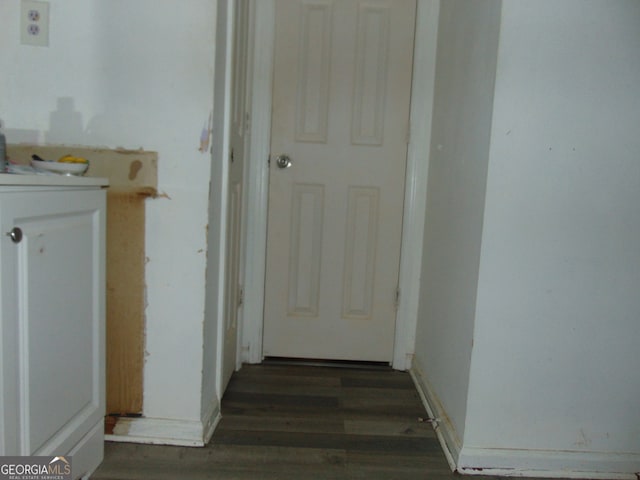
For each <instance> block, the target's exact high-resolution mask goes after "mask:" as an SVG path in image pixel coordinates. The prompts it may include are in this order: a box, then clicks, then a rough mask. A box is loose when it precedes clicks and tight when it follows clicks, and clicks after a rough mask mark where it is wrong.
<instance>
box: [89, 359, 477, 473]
mask: <svg viewBox="0 0 640 480" xmlns="http://www.w3.org/2000/svg"><path fill="white" fill-rule="evenodd" d="M222 415H223V418H222V420H221V421H220V424H219V426H218V428H217V429H216V432H215V433H214V436H213V438H212V440H211V442H209V444H208V445H207V446H206V447H205V448H189V447H167V446H150V445H136V444H124V443H107V445H106V448H105V461H104V463H103V464H102V466H101V467H100V468H99V469H98V471H97V472H96V473H95V474H94V475H93V476H92V478H93V479H96V480H116V479H117V480H125V479H126V480H134V479H136V480H137V479H156V480H162V479H179V478H184V479H189V480H200V479H252V480H253V479H305V480H307V479H371V480H376V479H430V480H444V479H453V478H460V477H459V476H457V475H454V474H452V473H451V471H450V469H449V466H448V464H447V461H446V459H445V457H444V454H443V453H442V450H441V448H440V445H439V443H438V440H437V438H436V436H435V434H434V432H433V430H432V429H431V426H430V424H429V423H428V422H426V421H424V420H425V418H426V416H427V414H426V412H425V410H424V408H423V406H422V404H421V402H420V398H419V396H418V393H417V391H416V389H415V387H414V385H413V382H412V380H411V377H410V376H409V374H408V373H406V372H397V371H393V370H391V369H388V368H381V367H377V366H371V367H358V368H335V367H324V366H298V365H278V364H263V365H245V366H244V367H243V368H242V369H241V370H240V371H239V372H236V373H235V374H234V376H233V377H232V379H231V382H230V384H229V387H228V389H227V392H226V394H225V396H224V398H223V401H222ZM473 478H488V477H473Z"/></svg>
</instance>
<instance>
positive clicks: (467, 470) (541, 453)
mask: <svg viewBox="0 0 640 480" xmlns="http://www.w3.org/2000/svg"><path fill="white" fill-rule="evenodd" d="M457 468H458V472H459V473H462V474H468V475H501V476H509V477H544V478H580V479H599V480H618V479H619V480H627V479H628V480H636V479H637V478H638V476H637V473H636V472H638V471H639V470H640V455H634V454H630V453H623V454H614V453H599V452H570V451H555V450H515V449H498V448H474V447H463V448H462V451H461V452H460V456H459V458H458V467H457Z"/></svg>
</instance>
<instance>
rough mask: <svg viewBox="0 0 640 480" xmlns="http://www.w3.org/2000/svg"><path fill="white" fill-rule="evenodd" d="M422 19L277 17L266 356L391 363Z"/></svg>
mask: <svg viewBox="0 0 640 480" xmlns="http://www.w3.org/2000/svg"><path fill="white" fill-rule="evenodd" d="M414 17H415V1H413V0H366V1H356V0H349V1H346V0H340V1H329V0H327V1H322V0H318V1H293V0H281V1H278V2H277V4H276V44H275V45H276V46H275V62H274V90H273V117H272V137H271V152H272V155H271V164H270V185H269V214H268V238H267V270H266V287H265V318H264V339H263V342H264V343H263V352H264V355H265V356H281V357H297V358H321V359H343V360H370V361H383V362H390V361H391V359H392V355H393V341H394V331H395V314H396V291H397V282H398V265H399V257H400V244H401V228H402V208H403V198H404V178H405V163H406V149H407V142H408V124H409V121H408V120H409V103H410V84H411V74H412V72H411V68H412V52H413V34H414ZM282 155H286V156H288V157H289V158H290V162H291V165H290V166H288V167H287V168H279V167H278V165H277V161H276V160H277V157H279V156H282ZM284 163H287V162H283V164H284Z"/></svg>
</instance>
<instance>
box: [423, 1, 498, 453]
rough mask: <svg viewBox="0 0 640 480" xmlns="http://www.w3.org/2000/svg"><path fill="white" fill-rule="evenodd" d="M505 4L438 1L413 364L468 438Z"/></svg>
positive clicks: (451, 426) (458, 434)
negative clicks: (466, 425) (495, 88)
mask: <svg viewBox="0 0 640 480" xmlns="http://www.w3.org/2000/svg"><path fill="white" fill-rule="evenodd" d="M499 12H500V3H499V2H498V1H482V2H452V1H449V0H447V1H446V2H441V6H440V22H439V27H438V50H437V58H436V81H435V94H434V109H433V128H432V131H431V145H432V148H431V154H430V158H429V181H428V185H427V210H426V212H427V213H426V221H425V225H426V227H425V236H424V251H423V267H422V284H421V295H420V297H421V300H420V306H419V312H418V317H419V318H418V326H417V333H416V348H415V358H414V363H413V366H414V369H416V370H418V371H419V372H420V374H421V377H422V378H423V379H424V380H426V381H427V382H428V383H429V387H428V388H429V389H430V390H431V394H432V395H433V396H434V397H435V398H437V399H439V403H440V404H441V405H442V406H443V407H444V409H445V411H442V412H438V413H440V414H442V415H441V420H442V421H443V422H446V423H448V425H447V427H448V430H449V431H450V432H451V431H453V433H452V437H453V441H454V442H455V443H456V444H458V446H460V445H461V441H462V438H463V436H464V422H465V416H466V400H467V390H468V381H469V365H470V362H471V350H472V345H473V328H474V313H475V301H476V288H477V278H478V264H479V259H480V241H481V235H482V218H483V210H484V195H485V181H486V174H487V163H488V155H489V135H490V125H491V123H490V122H491V108H492V98H493V86H494V78H495V62H496V53H497V44H498V43H497V42H498V31H499V19H500V17H499Z"/></svg>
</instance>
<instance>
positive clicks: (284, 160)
mask: <svg viewBox="0 0 640 480" xmlns="http://www.w3.org/2000/svg"><path fill="white" fill-rule="evenodd" d="M276 165H277V166H278V168H289V167H290V166H291V158H290V157H289V155H278V156H277V157H276Z"/></svg>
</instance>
